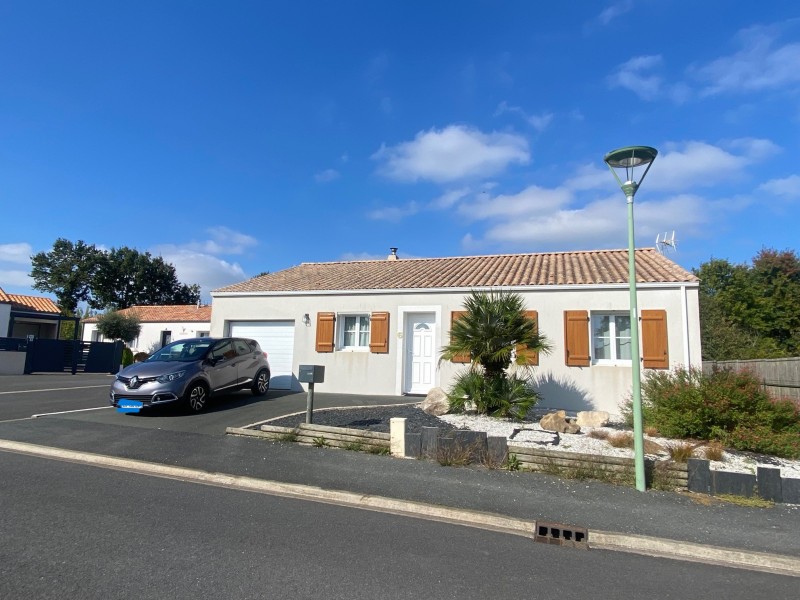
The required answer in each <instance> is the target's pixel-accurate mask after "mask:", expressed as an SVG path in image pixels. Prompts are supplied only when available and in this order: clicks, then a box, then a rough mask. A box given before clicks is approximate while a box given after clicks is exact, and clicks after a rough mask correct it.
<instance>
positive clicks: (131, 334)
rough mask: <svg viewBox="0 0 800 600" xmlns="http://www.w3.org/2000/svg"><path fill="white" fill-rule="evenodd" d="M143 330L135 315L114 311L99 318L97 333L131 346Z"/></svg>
mask: <svg viewBox="0 0 800 600" xmlns="http://www.w3.org/2000/svg"><path fill="white" fill-rule="evenodd" d="M141 330H142V325H141V323H140V322H139V319H138V318H137V317H136V316H135V315H124V314H122V313H120V312H118V311H115V310H114V311H110V312H107V313H104V314H102V315H100V316H99V317H97V331H99V332H100V333H101V334H103V337H106V338H108V339H111V340H122V341H123V342H125V343H126V344H130V343H131V342H132V341H133V340H135V339H136V338H137V337H138V336H139V333H140V332H141Z"/></svg>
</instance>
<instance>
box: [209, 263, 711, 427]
mask: <svg viewBox="0 0 800 600" xmlns="http://www.w3.org/2000/svg"><path fill="white" fill-rule="evenodd" d="M636 268H637V280H638V282H637V287H638V305H639V310H640V323H639V327H640V331H641V340H642V344H641V348H642V355H643V357H642V363H643V366H644V368H645V369H668V368H671V367H674V366H676V365H693V366H700V365H701V357H700V322H699V307H698V280H697V278H696V277H695V276H694V275H692V274H691V273H689V272H688V271H686V270H685V269H683V268H682V267H680V266H679V265H677V264H675V263H674V262H672V261H671V260H669V259H668V258H666V257H664V256H662V255H661V254H659V253H658V252H657V251H656V250H655V249H653V248H648V249H641V250H637V251H636ZM493 289H494V290H500V289H502V290H508V291H513V292H516V293H519V294H521V295H522V297H523V298H524V300H525V302H526V305H527V308H528V309H529V312H530V315H531V316H533V317H535V318H536V320H537V322H538V326H539V331H540V332H541V333H543V334H545V335H546V336H547V338H549V340H550V342H551V344H552V351H551V352H550V353H549V354H547V355H542V356H536V357H532V361H533V362H534V364H536V363H538V364H536V366H535V367H534V373H535V374H536V376H537V379H538V381H539V390H540V392H541V394H542V396H543V400H542V403H541V405H542V406H546V407H552V408H564V409H566V410H607V411H609V412H610V413H612V414H617V413H618V412H619V404H620V402H621V401H623V400H624V399H625V398H626V396H628V395H629V393H630V387H631V358H630V326H629V321H630V318H629V288H628V262H627V250H597V251H585V252H562V253H542V254H515V255H496V256H466V257H454V258H429V259H398V258H397V256H396V253H394V252H393V253H392V255H390V256H389V257H388V259H387V260H370V261H354V262H330V263H304V264H301V265H299V266H296V267H292V268H290V269H286V270H283V271H278V272H276V273H271V274H268V275H263V276H260V277H256V278H254V279H251V280H249V281H245V282H242V283H238V284H235V285H231V286H228V287H224V288H221V289H218V290H214V291H213V292H212V294H211V295H212V297H213V299H214V301H213V304H214V311H213V314H212V319H211V333H212V335H215V336H220V335H241V336H246V337H251V338H255V339H257V340H258V341H259V342H260V343H261V346H262V348H264V349H265V350H266V351H267V352H268V354H269V359H270V363H271V365H272V369H273V382H272V386H273V387H274V388H278V389H280V388H286V389H294V390H301V389H302V387H301V386H300V384H299V383H298V381H297V377H296V375H297V372H298V366H299V365H301V364H316V365H322V366H324V367H325V380H324V383H322V384H319V386H318V387H317V390H318V391H324V392H341V393H358V394H375V395H399V394H412V395H413V394H425V393H427V392H428V391H429V390H430V389H431V388H432V387H436V386H439V387H443V388H447V387H448V385H449V384H450V383H451V381H452V379H453V376H454V375H455V374H456V373H457V372H458V371H459V370H461V369H464V368H465V365H463V364H458V363H454V362H442V363H440V362H439V354H440V349H441V347H442V346H443V345H444V344H445V343H447V342H448V336H449V330H450V323H451V321H452V320H453V319H457V318H458V317H459V316H460V314H461V311H463V301H464V299H465V297H466V296H468V295H469V294H470V292H471V291H473V290H493Z"/></svg>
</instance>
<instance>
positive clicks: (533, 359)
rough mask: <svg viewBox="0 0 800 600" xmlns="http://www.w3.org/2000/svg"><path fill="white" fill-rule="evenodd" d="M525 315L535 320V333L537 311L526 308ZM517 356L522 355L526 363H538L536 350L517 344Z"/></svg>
mask: <svg viewBox="0 0 800 600" xmlns="http://www.w3.org/2000/svg"><path fill="white" fill-rule="evenodd" d="M525 316H526V317H528V318H529V319H533V320H534V321H536V333H539V313H538V312H537V311H535V310H526V311H525ZM517 356H522V357H524V359H525V364H526V365H531V366H536V365H538V364H539V352H538V351H536V350H528V349H527V348H525V347H524V346H522V345H517Z"/></svg>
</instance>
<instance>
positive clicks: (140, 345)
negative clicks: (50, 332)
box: [82, 321, 211, 353]
mask: <svg viewBox="0 0 800 600" xmlns="http://www.w3.org/2000/svg"><path fill="white" fill-rule="evenodd" d="M210 329H211V324H210V323H208V322H194V321H193V322H182V323H146V322H145V323H142V330H141V332H140V333H139V337H138V338H136V339H135V340H133V342H132V343H131V344H130V349H131V350H132V351H133V352H134V353H135V352H147V353H150V352H154V351H155V350H158V349H159V348H160V347H161V332H162V331H171V332H172V341H173V342H174V341H176V340H183V339H187V338H192V337H197V334H198V332H200V333H202V332H205V334H206V335H208V332H209V331H210ZM96 332H97V323H84V325H83V336H82V339H83V340H84V341H86V342H93V341H99V342H108V341H112V340H107V339H105V338H104V337H103V336H100V337H98V338H93V336H94V335H95V333H96Z"/></svg>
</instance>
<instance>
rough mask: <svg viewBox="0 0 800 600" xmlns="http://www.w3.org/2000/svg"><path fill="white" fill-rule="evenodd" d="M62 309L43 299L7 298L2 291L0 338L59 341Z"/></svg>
mask: <svg viewBox="0 0 800 600" xmlns="http://www.w3.org/2000/svg"><path fill="white" fill-rule="evenodd" d="M62 320H69V318H62V316H61V309H59V308H58V306H57V305H56V303H55V302H53V301H52V300H51V299H50V298H46V297H44V296H24V295H22V294H7V293H6V292H4V291H3V289H2V288H0V337H9V338H26V337H28V336H30V335H32V336H34V337H36V338H42V339H56V338H58V334H59V328H60V325H61V321H62Z"/></svg>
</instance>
